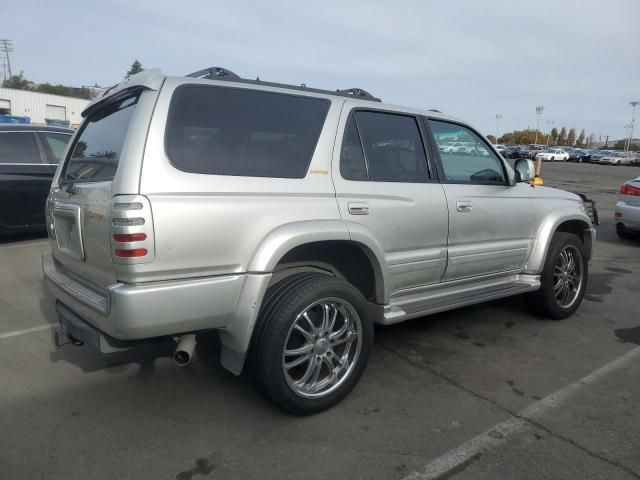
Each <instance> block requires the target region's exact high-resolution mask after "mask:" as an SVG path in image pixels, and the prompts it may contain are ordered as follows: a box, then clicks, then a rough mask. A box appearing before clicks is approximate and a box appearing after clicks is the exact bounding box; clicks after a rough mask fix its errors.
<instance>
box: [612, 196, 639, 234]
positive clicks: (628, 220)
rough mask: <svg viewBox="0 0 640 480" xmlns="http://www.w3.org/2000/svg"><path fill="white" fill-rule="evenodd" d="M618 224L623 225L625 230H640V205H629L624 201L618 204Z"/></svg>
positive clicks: (616, 209)
mask: <svg viewBox="0 0 640 480" xmlns="http://www.w3.org/2000/svg"><path fill="white" fill-rule="evenodd" d="M615 213H616V223H622V224H623V225H624V228H625V229H629V230H640V205H629V204H628V203H625V202H623V201H619V202H618V203H616V208H615Z"/></svg>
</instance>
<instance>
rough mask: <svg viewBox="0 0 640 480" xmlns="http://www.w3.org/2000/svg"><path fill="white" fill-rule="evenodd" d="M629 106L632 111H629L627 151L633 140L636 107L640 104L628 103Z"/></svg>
mask: <svg viewBox="0 0 640 480" xmlns="http://www.w3.org/2000/svg"><path fill="white" fill-rule="evenodd" d="M629 105H631V106H632V107H633V110H632V111H631V128H630V129H629V143H628V144H627V150H629V147H630V146H631V141H632V140H633V128H634V127H635V125H636V107H637V106H638V105H640V102H639V101H637V100H636V101H633V102H629Z"/></svg>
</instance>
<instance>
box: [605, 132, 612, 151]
mask: <svg viewBox="0 0 640 480" xmlns="http://www.w3.org/2000/svg"><path fill="white" fill-rule="evenodd" d="M610 136H611V135H605V136H604V148H609V137H610Z"/></svg>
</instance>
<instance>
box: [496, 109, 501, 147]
mask: <svg viewBox="0 0 640 480" xmlns="http://www.w3.org/2000/svg"><path fill="white" fill-rule="evenodd" d="M501 118H502V114H501V113H496V145H497V144H498V135H500V119H501Z"/></svg>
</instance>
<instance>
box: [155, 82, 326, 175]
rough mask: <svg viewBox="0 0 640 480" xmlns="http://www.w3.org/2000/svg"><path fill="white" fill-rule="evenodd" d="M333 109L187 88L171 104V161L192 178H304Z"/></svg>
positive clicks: (265, 95) (266, 95)
mask: <svg viewBox="0 0 640 480" xmlns="http://www.w3.org/2000/svg"><path fill="white" fill-rule="evenodd" d="M329 104H330V103H329V101H328V100H324V99H319V98H311V97H302V96H295V95H288V94H280V93H272V92H263V91H258V90H244V89H238V88H226V87H211V86H207V85H185V86H182V87H179V88H178V89H176V91H175V93H174V95H173V99H172V100H171V107H170V109H169V119H168V121H167V132H166V137H165V146H166V151H167V155H168V156H169V159H170V160H171V163H173V165H174V166H175V167H176V168H178V169H180V170H184V171H187V172H192V173H204V174H210V175H235V176H247V177H278V178H302V177H304V176H305V175H306V173H307V169H308V168H309V163H310V162H311V157H312V156H313V152H314V150H315V148H316V143H317V141H318V137H319V136H320V132H321V131H322V125H323V124H324V120H325V117H326V116H327V111H328V110H329Z"/></svg>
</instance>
